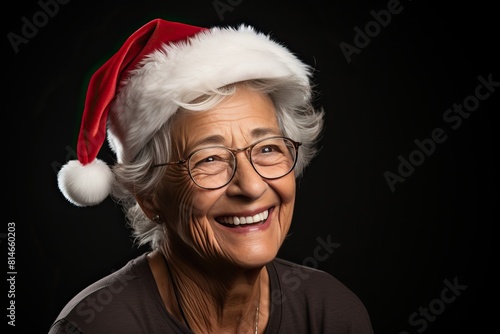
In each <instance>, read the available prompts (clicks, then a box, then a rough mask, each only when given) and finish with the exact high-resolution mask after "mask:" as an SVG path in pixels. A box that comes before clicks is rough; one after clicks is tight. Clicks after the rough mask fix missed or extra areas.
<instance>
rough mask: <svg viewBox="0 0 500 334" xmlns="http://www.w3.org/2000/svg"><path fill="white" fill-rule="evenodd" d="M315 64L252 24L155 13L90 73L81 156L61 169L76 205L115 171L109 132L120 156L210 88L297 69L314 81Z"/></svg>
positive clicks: (128, 156)
mask: <svg viewBox="0 0 500 334" xmlns="http://www.w3.org/2000/svg"><path fill="white" fill-rule="evenodd" d="M310 74H311V72H310V67H309V66H308V65H306V64H304V63H303V62H301V61H300V60H299V59H298V58H297V57H296V56H295V55H294V54H292V53H291V52H290V51H289V50H288V49H287V48H286V47H285V46H283V45H282V44H280V43H277V42H276V41H273V40H272V39H271V38H270V37H269V36H268V35H264V34H262V33H260V32H257V31H256V30H255V29H254V28H253V27H251V26H248V25H240V26H239V27H236V28H232V27H224V28H223V27H213V28H202V27H196V26H191V25H186V24H182V23H178V22H170V21H165V20H162V19H155V20H152V21H150V22H148V23H147V24H145V25H144V26H142V27H141V28H139V29H138V30H137V31H136V32H134V33H133V34H132V35H131V36H130V37H129V38H128V39H127V40H126V41H125V43H124V44H123V45H122V47H121V48H120V49H119V50H118V52H117V53H116V54H114V55H113V56H112V57H111V58H110V59H109V60H108V61H107V62H106V63H104V65H102V67H100V68H99V69H98V70H97V71H96V72H95V74H94V75H93V76H92V78H91V79H90V83H89V86H88V91H87V95H86V100H85V105H84V111H83V117H82V122H81V128H80V133H79V136H78V143H77V158H78V160H72V161H69V162H68V163H67V164H66V165H64V166H63V167H62V168H61V169H60V171H59V173H58V186H59V189H60V190H61V192H62V193H63V194H64V196H65V197H66V198H67V199H68V200H69V201H70V202H71V203H73V204H75V205H77V206H91V205H96V204H99V203H100V202H102V201H103V200H104V199H105V198H106V197H107V196H108V195H109V194H110V191H111V185H112V182H113V177H114V176H113V173H112V171H111V169H110V168H109V166H108V165H107V164H106V163H105V162H103V161H102V160H100V159H98V158H97V155H98V153H99V150H100V149H101V147H102V145H103V144H104V142H105V140H106V138H107V140H108V144H109V145H110V147H111V149H112V151H113V152H114V154H116V158H117V161H118V162H119V163H128V162H130V161H132V159H134V157H135V156H136V155H137V153H138V152H139V151H140V149H141V148H142V147H143V146H144V145H145V144H146V143H147V142H148V141H149V140H150V139H151V137H152V136H153V135H154V134H155V133H156V132H157V131H158V130H159V128H160V127H161V126H162V125H163V124H165V122H166V121H167V120H168V119H169V118H170V117H171V116H172V115H173V114H174V113H175V112H176V110H177V109H178V107H179V104H178V103H179V102H189V101H192V100H193V99H195V98H196V97H198V96H199V95H201V94H203V92H205V91H206V90H207V89H212V88H216V87H221V86H224V85H227V84H230V83H234V82H239V81H243V80H250V79H259V78H262V79H263V78H280V77H289V76H292V77H294V78H295V79H296V80H297V81H298V82H299V83H301V84H302V85H309V76H310Z"/></svg>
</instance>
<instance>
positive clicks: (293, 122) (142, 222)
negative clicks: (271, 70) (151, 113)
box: [112, 77, 324, 249]
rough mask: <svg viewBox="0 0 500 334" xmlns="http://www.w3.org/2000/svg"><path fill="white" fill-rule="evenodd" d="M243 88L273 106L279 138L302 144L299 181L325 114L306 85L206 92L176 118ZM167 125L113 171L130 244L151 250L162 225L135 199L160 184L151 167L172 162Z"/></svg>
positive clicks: (286, 82)
mask: <svg viewBox="0 0 500 334" xmlns="http://www.w3.org/2000/svg"><path fill="white" fill-rule="evenodd" d="M242 84H245V85H248V86H249V87H251V88H253V89H255V90H257V91H260V92H263V93H264V94H267V95H268V96H269V97H270V98H271V100H272V101H273V103H274V105H275V110H276V115H277V119H278V124H279V127H280V129H281V131H282V132H283V135H284V136H286V137H289V138H291V139H292V140H294V141H298V142H301V143H302V145H301V147H300V151H299V156H298V160H297V164H296V167H295V169H294V173H295V176H296V177H297V178H298V177H300V176H301V175H302V174H303V172H304V169H305V168H306V166H307V165H309V163H310V162H311V160H312V159H313V158H314V156H315V155H316V154H317V152H318V148H317V143H318V140H319V139H320V135H321V133H322V131H323V123H324V119H323V116H324V111H323V110H322V109H321V108H316V107H315V106H314V98H315V96H314V95H313V92H314V91H313V89H312V88H311V87H310V86H304V85H302V84H298V83H297V80H295V79H294V78H292V77H290V78H281V79H259V80H249V81H245V82H240V83H236V84H231V85H227V86H224V87H222V88H218V89H215V90H214V91H211V92H207V93H206V94H204V95H203V96H202V97H201V98H198V99H196V100H195V101H193V102H191V103H180V102H179V103H178V105H179V109H178V111H177V113H180V112H188V111H189V112H197V111H204V110H208V109H210V108H213V107H214V106H216V105H217V104H219V103H220V102H221V101H222V100H223V99H224V98H226V97H227V96H229V95H232V94H234V92H235V91H236V88H237V86H238V85H242ZM171 120H172V118H170V120H169V121H167V122H166V123H165V124H164V125H163V126H162V127H161V129H160V130H159V131H158V132H157V133H156V134H155V135H154V136H153V138H152V139H151V140H150V141H149V142H148V143H147V144H146V145H145V146H144V147H143V148H142V149H141V150H140V152H139V154H138V155H137V156H136V158H135V159H134V160H133V161H132V162H131V163H127V164H116V165H114V166H113V172H114V174H115V180H114V184H113V193H112V196H113V198H114V199H115V200H116V201H117V202H118V203H120V204H121V205H122V208H123V210H124V212H125V217H126V219H127V222H128V225H129V227H130V228H131V229H132V235H133V237H134V241H135V243H136V244H137V245H139V246H142V245H147V244H149V246H150V247H151V248H152V249H156V248H158V247H159V246H161V245H162V243H163V242H164V233H165V232H164V230H163V227H162V225H161V224H157V223H155V222H153V221H151V220H150V219H149V218H148V217H146V215H145V214H144V212H143V211H142V209H141V207H140V206H139V205H138V203H137V201H136V200H135V196H136V195H139V196H147V195H153V194H154V193H155V191H156V187H157V186H158V184H160V182H161V179H162V177H163V174H164V168H165V167H162V168H152V165H153V164H154V163H158V162H165V161H170V159H171V154H172V147H173V146H172V142H171V138H170V133H171V123H172V122H171Z"/></svg>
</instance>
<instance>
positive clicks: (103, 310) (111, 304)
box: [49, 254, 154, 334]
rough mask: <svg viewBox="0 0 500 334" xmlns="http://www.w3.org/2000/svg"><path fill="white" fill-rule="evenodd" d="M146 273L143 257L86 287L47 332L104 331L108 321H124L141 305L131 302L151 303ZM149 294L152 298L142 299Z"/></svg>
mask: <svg viewBox="0 0 500 334" xmlns="http://www.w3.org/2000/svg"><path fill="white" fill-rule="evenodd" d="M147 270H148V263H147V258H146V256H145V254H143V255H140V256H139V257H137V258H135V259H132V260H130V261H129V262H128V263H127V264H125V265H124V266H123V267H122V268H120V269H119V270H117V271H115V272H113V273H111V274H109V275H107V276H105V277H103V278H101V279H100V280H98V281H96V282H94V283H92V284H90V285H89V286H87V287H85V288H84V289H82V290H81V291H80V292H79V293H78V294H77V295H76V296H74V297H73V298H72V299H71V300H70V301H69V302H68V303H67V304H66V305H65V306H64V308H63V309H62V310H61V312H60V313H59V316H58V317H57V319H56V320H55V322H54V324H53V326H52V328H51V331H50V332H49V333H51V334H52V333H80V332H85V333H88V332H99V330H97V329H98V328H99V329H101V328H105V327H107V326H109V323H110V322H114V321H116V320H117V319H127V316H128V315H130V314H129V313H130V312H131V311H134V312H135V310H137V308H139V307H141V306H143V305H141V306H137V307H136V306H134V305H133V304H134V303H133V301H138V300H139V299H141V300H143V301H144V300H154V296H152V295H151V293H150V291H148V290H149V289H148V286H149V285H148V284H149V283H148V281H150V280H151V279H152V277H151V278H150V277H149V276H152V275H150V274H148V271H147ZM148 295H151V298H144V297H147V296H148ZM138 297H142V298H138ZM131 305H132V306H133V307H131Z"/></svg>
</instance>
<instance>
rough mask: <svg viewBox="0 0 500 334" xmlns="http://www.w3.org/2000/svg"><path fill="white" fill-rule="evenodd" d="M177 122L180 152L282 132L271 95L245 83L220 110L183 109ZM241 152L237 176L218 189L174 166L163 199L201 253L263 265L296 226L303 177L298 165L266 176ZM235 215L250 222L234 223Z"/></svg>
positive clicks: (173, 221) (177, 229) (176, 229)
mask: <svg viewBox="0 0 500 334" xmlns="http://www.w3.org/2000/svg"><path fill="white" fill-rule="evenodd" d="M173 129H174V132H173V134H172V138H173V142H174V145H176V146H175V150H176V152H175V154H176V158H179V159H181V158H185V157H187V156H188V155H189V154H190V153H191V152H193V151H194V150H197V149H199V148H203V147H208V146H213V145H223V146H226V147H229V148H243V147H246V146H248V145H250V144H252V143H254V142H256V141H258V140H260V139H263V138H267V137H271V136H276V135H282V133H281V131H280V129H279V127H278V122H277V119H276V116H275V111H274V106H273V104H272V102H271V100H270V99H269V97H267V96H265V95H263V94H261V93H257V92H255V91H253V90H251V89H249V88H246V87H244V86H242V87H239V88H238V91H237V93H236V94H235V95H234V96H232V97H231V98H229V99H226V100H225V101H224V102H223V103H222V104H220V105H218V106H217V107H215V108H213V109H212V110H209V111H207V112H202V113H194V114H183V115H182V116H178V117H177V118H176V119H175V123H174V126H173ZM236 159H237V169H236V174H235V175H234V178H233V179H232V180H231V182H229V183H228V184H227V185H226V186H224V187H222V188H220V189H215V190H207V189H202V188H200V187H198V186H197V185H195V183H194V182H193V181H192V180H191V179H190V178H189V176H188V175H187V172H186V170H185V168H184V169H182V168H169V169H168V170H167V173H166V176H165V178H164V183H163V185H162V187H160V189H162V190H161V191H160V192H159V193H158V194H157V195H156V200H155V202H156V205H157V206H158V207H159V208H160V210H161V213H162V215H163V217H165V218H166V219H165V220H166V224H169V228H170V230H171V233H177V234H178V235H179V236H180V238H181V239H182V240H183V243H185V244H186V245H187V246H188V247H191V248H193V249H194V250H195V251H196V253H198V254H200V256H202V257H206V259H207V260H210V261H225V262H228V263H232V264H235V265H238V266H241V267H254V266H260V265H263V264H265V263H267V262H269V261H270V260H272V259H273V258H274V257H275V256H276V254H277V252H278V250H279V248H280V247H281V245H282V243H283V240H284V239H285V236H286V234H287V233H288V230H289V227H290V223H291V220H292V213H293V207H294V200H295V176H294V173H293V172H292V173H289V174H287V175H286V176H284V177H282V178H279V179H275V180H267V179H263V178H262V177H261V176H259V175H258V174H257V173H256V171H255V170H254V169H253V167H252V165H251V164H250V161H249V160H248V157H247V155H246V153H244V152H241V153H237V154H236ZM248 217H252V218H248ZM235 218H239V219H240V220H241V219H242V218H243V219H245V222H246V224H239V225H234V224H229V223H228V222H229V221H231V222H234V220H235ZM167 242H168V241H167Z"/></svg>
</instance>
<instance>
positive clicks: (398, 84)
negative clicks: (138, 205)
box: [0, 0, 500, 334]
mask: <svg viewBox="0 0 500 334" xmlns="http://www.w3.org/2000/svg"><path fill="white" fill-rule="evenodd" d="M391 2H393V1H371V2H368V1H352V0H342V1H308V2H305V1H304V2H289V3H287V4H286V5H285V4H279V3H277V2H276V1H250V0H244V1H241V0H239V1H234V0H233V1H224V0H222V1H218V2H216V1H169V0H163V1H152V0H143V1H135V2H131V3H130V4H128V3H126V4H124V3H121V2H118V1H106V2H104V1H103V2H101V3H99V2H96V1H71V2H67V3H66V4H60V5H59V7H58V8H54V7H53V8H52V10H53V15H52V16H51V17H48V18H47V20H46V21H45V22H43V21H39V28H38V31H37V32H36V34H34V35H33V36H30V38H27V39H26V40H25V43H22V44H20V45H17V48H18V50H17V52H16V50H15V48H14V47H13V45H12V43H11V42H10V41H9V36H13V34H16V35H19V36H22V34H23V31H22V27H23V24H24V23H23V21H22V18H23V17H26V18H27V19H28V20H29V21H30V22H33V17H34V15H35V17H39V15H40V13H39V12H40V11H41V10H42V7H41V5H40V3H38V2H36V1H34V0H33V1H21V2H17V3H9V5H10V8H9V9H7V7H5V6H4V9H3V20H2V21H3V22H4V25H5V26H4V28H3V32H4V36H5V37H4V39H3V41H4V43H3V46H4V51H3V55H4V57H3V64H2V65H3V66H2V67H3V71H4V73H5V75H3V76H2V77H3V81H4V82H3V86H2V87H4V88H3V89H4V90H6V92H5V95H4V99H3V101H4V104H3V110H4V113H5V114H4V115H5V117H4V121H3V122H2V123H3V128H4V129H5V131H3V134H4V140H3V144H4V145H3V149H4V152H5V155H4V158H3V161H4V162H3V164H4V175H5V179H6V180H7V185H6V186H5V187H4V201H5V199H6V201H5V202H4V203H5V204H4V205H5V207H4V213H3V219H4V223H3V224H4V225H3V226H4V227H3V228H2V231H0V233H2V240H1V241H2V247H3V248H2V249H3V251H4V254H6V255H4V256H3V259H4V261H5V263H7V256H8V255H7V250H6V240H5V233H6V232H7V223H8V222H15V224H16V240H15V242H16V243H15V247H16V248H15V250H16V254H15V257H16V264H15V265H16V268H15V269H16V270H17V275H16V298H15V302H16V326H15V328H13V327H12V326H8V327H9V332H21V331H26V330H28V331H30V332H39V333H46V332H47V331H48V328H49V326H50V324H51V322H52V321H53V319H54V318H55V317H56V316H57V314H58V312H59V311H60V309H61V308H62V307H63V305H64V304H65V303H66V302H67V301H68V300H69V298H71V297H72V296H73V295H74V294H75V293H76V292H78V291H79V290H80V289H81V288H83V287H84V286H86V285H87V284H89V283H91V282H93V281H94V280H96V279H98V278H100V277H102V276H104V275H106V274H108V273H110V272H112V271H114V270H116V269H117V268H119V267H120V266H122V265H123V264H124V263H125V262H126V261H128V260H129V259H131V258H132V257H134V256H136V255H138V254H140V253H142V252H144V251H145V249H140V248H137V247H135V246H133V245H132V241H131V238H130V236H129V234H130V231H128V230H127V229H126V228H125V224H124V219H123V215H122V212H121V209H120V208H119V207H118V206H117V205H115V204H113V203H112V202H111V200H106V201H105V202H104V203H102V204H101V205H99V206H97V207H92V208H77V207H74V206H72V205H71V204H69V203H68V202H67V201H66V200H65V199H64V198H63V196H62V195H61V194H60V193H59V190H58V189H57V184H56V171H57V170H58V168H59V167H60V166H61V165H62V164H64V163H65V162H66V160H68V159H73V158H74V157H75V156H74V151H73V149H74V147H75V144H76V136H77V133H78V129H79V122H80V115H81V110H82V104H83V99H84V94H85V89H86V85H87V82H88V79H89V77H90V75H91V74H92V73H93V71H94V70H95V69H97V67H98V66H100V65H101V64H102V63H103V62H104V61H105V60H106V59H107V58H108V57H109V56H111V55H112V54H113V53H114V52H115V51H116V50H117V48H118V47H119V46H120V45H121V43H122V42H123V41H124V40H125V39H126V38H127V37H128V36H129V35H130V34H131V33H132V32H133V31H135V30H136V29H137V28H138V27H139V26H141V25H142V24H144V23H146V22H147V21H149V20H150V19H153V18H156V17H162V18H164V19H169V20H178V21H182V22H184V23H189V24H193V25H199V26H207V27H208V26H212V25H233V24H238V23H248V24H251V25H254V26H255V27H256V28H257V29H259V30H262V31H264V32H268V33H271V34H272V36H274V37H275V38H276V39H277V40H280V41H282V42H284V44H286V45H287V46H288V47H289V48H290V49H292V50H293V51H295V52H296V53H297V54H298V55H299V56H300V58H301V59H302V60H303V61H304V62H306V63H309V64H311V65H313V66H314V67H315V68H316V70H317V71H316V77H315V83H316V84H317V85H318V88H319V89H320V91H321V95H319V96H318V101H317V103H318V105H322V106H323V107H324V108H325V110H326V129H325V135H324V138H323V140H322V142H321V144H322V147H323V148H322V151H321V153H320V155H319V156H318V157H317V158H316V159H315V160H314V161H313V163H312V165H311V166H310V167H309V168H308V169H307V170H306V174H305V177H304V178H303V180H301V182H300V185H299V189H298V195H297V205H296V215H295V220H294V223H293V225H292V229H291V234H290V236H289V238H288V240H286V242H285V244H284V245H283V248H282V251H281V254H280V256H282V257H284V258H287V259H289V260H292V261H295V262H299V263H304V264H309V265H312V266H316V267H318V268H320V269H323V270H326V271H328V272H330V273H332V274H333V275H335V276H336V277H338V278H339V279H340V280H341V281H343V282H344V283H345V284H346V285H347V286H349V287H350V288H351V289H352V290H353V291H354V292H355V293H356V294H357V295H358V296H359V297H360V298H361V299H362V300H363V301H364V303H365V305H366V307H367V308H368V311H369V313H370V315H371V318H372V322H373V326H374V329H375V332H376V333H377V334H381V333H384V334H385V333H396V334H399V333H402V332H404V331H407V332H408V333H456V332H459V331H465V332H469V333H481V332H485V331H486V330H487V329H488V328H491V327H493V328H495V324H498V320H497V319H498V316H497V313H498V306H497V305H498V298H497V295H498V294H497V289H498V288H497V284H496V280H494V278H493V277H494V276H495V275H494V271H493V269H495V267H496V264H497V263H498V261H497V260H496V258H495V257H494V255H493V251H494V250H495V248H494V245H493V240H494V235H495V234H494V231H496V228H495V225H496V224H497V223H498V209H497V207H498V205H497V203H498V196H497V192H496V190H497V181H498V167H497V166H498V164H496V163H494V161H495V160H494V159H495V158H496V156H497V153H498V150H497V146H496V143H495V142H496V141H494V139H495V138H496V131H497V128H498V122H497V121H496V119H497V117H495V116H496V113H497V112H498V111H499V108H498V106H499V103H498V101H499V96H498V95H499V94H500V87H498V86H497V87H493V88H494V89H496V91H495V92H493V93H491V94H490V96H489V97H488V98H487V99H485V100H483V101H480V104H479V107H478V108H476V110H474V111H473V112H471V115H470V117H468V118H467V119H463V122H462V123H461V125H460V127H458V128H457V129H452V128H451V127H450V125H451V124H450V123H446V122H445V121H444V120H443V115H444V114H445V112H446V110H447V109H449V108H451V107H452V106H453V104H455V103H456V104H462V103H464V101H465V100H467V101H470V99H471V96H474V95H475V90H476V87H477V86H478V85H479V84H480V81H479V80H478V77H479V76H483V77H484V78H487V77H488V76H489V75H491V76H492V80H493V81H495V82H497V83H498V82H500V71H499V68H498V59H499V52H498V51H497V48H498V44H499V43H498V41H499V36H498V33H499V28H498V24H499V18H498V12H497V11H496V10H494V9H493V3H494V2H491V4H490V3H488V2H487V1H475V2H463V3H462V2H455V1H447V2H446V3H443V2H439V4H438V3H437V2H433V1H424V0H413V1H410V0H401V3H400V6H402V10H401V12H400V13H398V14H394V15H392V17H391V20H390V22H389V24H387V25H386V26H385V27H382V28H381V29H380V31H379V32H377V33H373V34H372V37H371V40H370V42H369V44H368V45H367V46H366V47H364V48H361V49H360V51H359V52H358V53H355V54H352V57H351V58H352V59H351V60H352V61H351V62H350V63H348V62H347V61H346V58H345V57H344V55H343V53H342V51H341V49H340V47H339V45H340V43H341V42H345V43H348V44H351V45H353V44H354V37H355V30H354V28H355V27H359V28H360V29H364V28H365V25H366V24H367V23H369V22H370V21H373V20H374V18H373V16H372V14H370V11H372V10H374V11H375V12H379V11H380V10H382V9H386V8H387V6H388V4H389V3H391ZM52 3H54V2H52ZM216 3H226V5H227V6H228V7H226V9H227V10H226V11H224V12H220V11H219V12H218V11H217V10H216V9H215V6H214V4H216ZM283 3H285V2H283ZM37 13H38V14H37ZM37 15H38V16H37ZM40 22H41V23H40ZM9 34H10V35H9ZM497 85H498V84H497ZM481 92H482V93H485V92H486V90H484V89H483V90H481ZM436 128H441V129H443V131H444V132H445V134H446V136H447V137H446V138H447V139H446V140H445V141H444V142H443V143H438V144H436V145H435V150H434V152H433V153H432V154H430V155H429V156H425V160H424V161H423V163H421V164H420V165H419V166H417V167H415V169H414V171H413V172H412V173H411V175H408V177H406V178H405V181H404V182H399V183H397V184H396V185H395V190H394V191H391V189H390V188H389V186H388V183H387V182H386V179H385V178H384V173H385V172H386V171H390V172H393V173H398V164H399V160H398V156H400V155H401V156H402V157H404V158H406V159H408V158H409V156H410V154H412V152H414V151H415V150H416V149H418V147H417V146H416V144H415V143H414V141H415V140H417V139H418V140H425V139H429V138H430V137H431V132H432V131H433V130H434V129H436ZM413 154H416V153H415V152H414V153H413ZM100 157H101V158H102V159H104V160H107V161H112V159H113V157H112V155H111V154H110V152H109V151H108V149H107V148H104V149H103V150H102V151H101V154H100ZM5 165H6V166H5ZM5 167H6V168H7V171H5ZM318 238H320V239H322V240H324V241H328V240H330V241H331V242H333V243H337V244H339V246H338V247H337V248H335V250H334V252H333V253H332V254H329V256H328V257H326V258H324V257H322V258H318V257H317V256H316V257H315V254H317V253H315V249H316V248H317V247H321V242H319V241H318ZM322 251H324V249H322ZM320 254H324V253H320ZM6 267H7V265H6V264H5V268H6ZM7 271H8V268H6V269H5V272H6V273H7ZM6 275H7V274H6ZM444 280H448V281H450V282H453V281H454V280H455V281H456V282H457V283H458V284H460V285H463V286H467V288H466V289H465V290H462V291H461V293H460V295H459V296H457V297H456V299H455V300H454V301H453V302H450V303H443V302H440V301H439V300H440V299H441V293H442V292H443V291H444V289H445V288H446V284H445V283H444ZM5 289H6V290H5V292H2V294H4V295H7V287H5ZM446 296H448V297H450V296H452V294H451V293H448V294H447V295H446ZM439 305H444V306H445V307H444V310H443V309H436V308H435V307H437V306H439ZM6 307H7V304H6V303H5V304H4V308H2V309H3V310H4V312H6V313H7V311H6ZM420 307H431V308H432V307H434V311H435V313H436V314H435V317H433V318H432V320H430V319H429V320H428V321H426V326H425V327H424V326H423V323H424V321H423V320H420V322H419V323H418V325H416V324H411V323H410V321H409V317H410V315H411V314H412V313H414V312H418V311H419V308H420ZM418 319H424V318H423V317H421V316H419V317H418ZM7 320H8V319H7V318H6V317H4V320H3V321H4V322H5V323H7ZM29 329H31V330H29ZM33 329H34V330H33Z"/></svg>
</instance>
